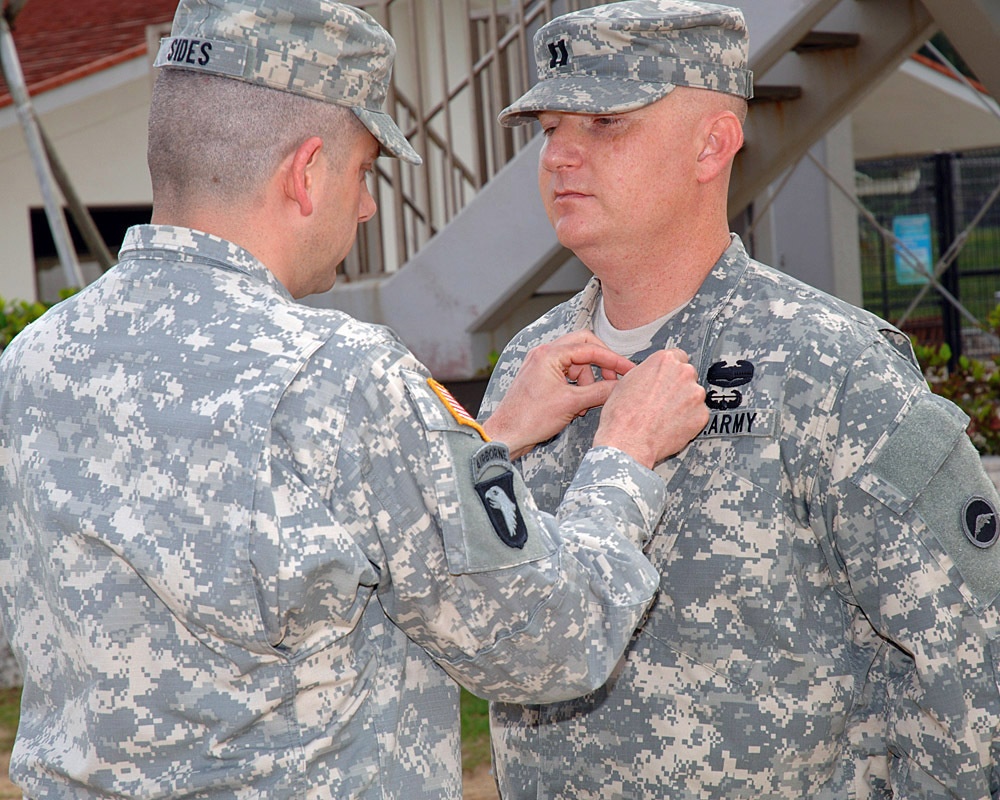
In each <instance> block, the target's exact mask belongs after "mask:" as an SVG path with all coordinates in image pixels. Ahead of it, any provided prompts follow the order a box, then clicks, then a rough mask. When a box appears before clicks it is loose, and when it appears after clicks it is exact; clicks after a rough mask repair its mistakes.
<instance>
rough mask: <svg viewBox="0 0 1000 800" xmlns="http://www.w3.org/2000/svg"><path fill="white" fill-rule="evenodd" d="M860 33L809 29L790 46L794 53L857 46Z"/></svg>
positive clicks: (859, 40) (859, 41) (818, 51)
mask: <svg viewBox="0 0 1000 800" xmlns="http://www.w3.org/2000/svg"><path fill="white" fill-rule="evenodd" d="M860 43H861V34H859V33H854V32H844V33H837V32H834V31H810V32H809V33H807V34H806V35H805V36H803V37H802V39H801V40H800V41H799V43H798V44H797V45H795V47H793V48H792V50H794V51H795V52H796V53H800V54H801V53H820V52H824V51H827V50H845V49H850V48H853V47H857V46H858V45H859V44H860Z"/></svg>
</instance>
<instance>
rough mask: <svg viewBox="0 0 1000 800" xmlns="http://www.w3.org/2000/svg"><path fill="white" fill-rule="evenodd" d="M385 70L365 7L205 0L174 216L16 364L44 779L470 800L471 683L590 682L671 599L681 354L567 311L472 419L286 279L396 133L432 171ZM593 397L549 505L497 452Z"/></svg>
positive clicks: (47, 788)
mask: <svg viewBox="0 0 1000 800" xmlns="http://www.w3.org/2000/svg"><path fill="white" fill-rule="evenodd" d="M392 60H393V42H392V40H391V39H390V38H389V36H388V34H387V33H386V32H385V31H384V30H382V29H381V28H380V27H379V26H378V25H377V24H376V23H375V22H374V20H372V19H371V18H370V17H368V16H367V15H365V14H363V13H362V12H360V11H358V10H356V9H353V8H351V7H349V6H344V5H340V4H338V3H333V2H328V0H296V1H295V2H277V1H275V2H267V1H266V0H265V1H264V2H233V1H231V0H183V2H181V4H180V6H179V8H178V10H177V16H176V19H175V23H174V28H173V31H172V35H171V36H170V38H168V39H166V40H165V41H164V42H163V43H162V47H161V49H160V52H159V55H158V57H157V64H159V65H160V66H161V67H162V68H163V69H162V70H161V74H160V76H159V78H158V81H157V85H156V88H155V90H154V97H153V103H152V108H151V113H150V124H149V133H150V137H149V140H150V145H149V151H150V152H149V164H150V173H151V178H152V182H153V194H154V211H153V223H154V224H152V225H145V226H139V227H137V228H133V229H131V230H130V231H129V232H128V234H127V236H126V239H125V242H124V245H123V246H122V250H121V260H120V263H119V264H118V265H117V266H116V267H115V268H114V269H112V270H110V271H109V272H108V273H107V274H106V275H104V276H103V277H102V278H101V279H100V280H99V281H97V282H96V283H94V284H92V285H91V286H89V287H87V288H86V289H84V290H83V291H81V292H80V293H78V294H76V295H75V296H73V297H72V298H70V299H68V300H66V301H64V302H63V303H61V304H59V305H58V306H57V307H56V308H54V309H52V310H51V311H50V312H49V313H48V314H46V315H45V317H44V318H43V319H42V320H41V321H39V322H38V323H36V324H35V325H33V326H31V327H30V328H29V329H28V330H26V331H25V332H24V333H22V334H21V335H19V336H18V337H17V339H16V340H15V341H14V342H13V344H12V345H11V346H10V347H9V348H8V349H7V350H6V351H5V352H4V354H3V358H2V359H0V508H2V512H0V613H2V617H3V628H4V630H5V631H6V632H7V633H8V634H9V636H10V639H11V644H12V646H13V649H14V651H15V653H16V654H17V656H18V660H19V663H20V666H21V668H22V671H23V675H24V691H23V699H22V711H21V717H20V726H19V728H18V732H17V741H16V743H15V746H14V752H13V756H12V760H11V777H12V779H13V780H14V782H15V783H17V784H18V785H19V786H20V787H21V789H22V790H23V792H24V794H25V796H26V797H32V798H42V797H49V798H55V797H58V798H69V797H73V798H98V797H102V798H105V797H149V798H151V797H171V798H181V797H189V798H194V797H198V798H213V799H221V798H250V797H256V798H269V800H274V799H275V798H288V799H289V800H292V799H293V798H294V800H301V798H331V799H333V798H335V799H336V800H343V799H344V798H379V799H380V800H384V799H385V798H401V797H404V796H405V797H406V798H407V800H417V798H435V799H436V798H458V797H460V796H461V762H460V754H459V728H458V686H457V685H456V684H455V683H454V682H453V681H452V677H454V678H456V679H458V680H461V681H463V682H464V683H465V684H466V685H468V686H469V687H470V688H471V689H472V690H474V691H476V692H478V693H479V694H481V695H483V696H485V697H491V698H493V699H497V700H507V701H513V702H539V701H554V700H561V699H567V698H569V697H572V696H574V695H577V694H581V693H584V692H586V691H589V690H591V689H593V688H594V687H596V686H598V685H600V684H601V683H603V681H604V680H605V679H606V677H607V675H608V674H609V672H610V670H611V668H612V667H613V665H614V663H615V662H616V661H617V659H618V657H619V656H620V654H621V652H622V650H623V649H624V647H625V645H626V644H627V640H628V636H629V633H630V631H631V630H632V628H633V626H634V625H635V624H636V623H637V621H638V619H639V618H640V616H641V614H642V613H643V611H644V609H645V607H646V605H647V603H648V601H649V600H650V598H651V597H652V594H653V592H654V590H655V587H656V573H655V570H653V569H652V567H651V566H650V565H649V563H648V561H647V560H646V559H645V558H644V557H643V555H642V553H641V551H640V549H639V546H640V545H641V543H642V542H643V541H644V540H645V539H646V538H647V537H648V536H649V535H650V533H651V531H652V527H653V525H654V524H655V521H656V520H657V518H658V517H659V515H660V513H661V512H662V509H663V506H664V503H665V491H664V489H663V487H662V485H661V483H660V481H659V479H658V478H657V476H656V475H655V473H653V472H652V471H651V470H650V469H649V467H651V466H652V464H653V463H655V461H657V460H659V459H660V458H662V457H663V456H665V455H666V454H668V453H670V452H674V451H676V450H678V449H679V448H680V447H681V446H683V444H685V443H686V442H687V441H688V440H689V439H690V438H691V436H693V435H694V434H695V433H696V432H697V431H698V430H699V429H700V428H701V427H702V426H703V425H704V421H705V419H707V410H706V409H705V406H704V396H705V394H704V391H703V390H702V389H701V388H700V387H699V386H698V384H697V381H696V374H695V370H694V368H693V367H692V366H691V365H690V364H688V363H686V359H685V357H684V355H683V354H682V353H678V352H672V353H666V354H664V355H663V357H662V358H660V359H658V360H657V362H656V363H652V364H651V365H643V366H641V367H635V368H634V369H633V368H632V365H631V364H630V363H629V362H627V361H626V360H625V359H622V358H621V357H620V356H617V355H615V354H613V353H611V352H610V351H608V350H606V349H604V348H602V347H599V346H598V345H597V343H596V341H595V339H594V337H593V335H592V334H573V335H572V336H570V337H566V338H564V339H561V340H560V341H559V342H558V343H556V344H555V345H554V346H552V347H547V348H543V349H541V350H539V351H536V354H535V357H534V358H533V359H532V360H531V362H530V363H529V364H527V365H526V369H525V372H526V373H527V376H526V379H525V380H522V381H519V382H518V383H517V384H516V385H515V389H514V390H513V392H512V393H511V396H510V398H509V399H508V401H506V402H505V403H504V404H502V405H501V406H500V407H499V409H498V410H497V412H496V413H495V414H494V415H493V416H492V417H491V418H490V420H488V421H487V422H485V423H484V424H483V426H482V427H480V426H479V425H478V424H477V423H476V422H475V421H474V420H472V419H471V418H470V417H469V416H468V415H467V414H465V412H464V411H463V410H462V409H461V407H460V406H459V405H458V404H457V403H455V402H454V400H453V399H452V398H451V397H450V396H449V395H448V394H447V392H446V391H445V390H444V389H443V387H441V386H440V385H438V384H436V383H435V382H434V381H433V380H431V379H430V376H429V375H428V374H427V371H426V369H425V368H424V367H423V366H422V365H421V364H420V363H419V362H418V361H417V360H416V359H415V358H414V357H413V356H412V355H411V354H410V353H409V352H408V351H407V350H406V349H405V348H404V347H403V345H402V344H401V343H400V342H399V341H398V340H397V339H396V338H395V337H394V336H393V335H392V334H391V333H390V332H389V331H387V330H385V329H383V328H380V327H376V326H371V325H366V324H362V323H360V322H358V321H356V320H353V319H351V318H350V317H348V316H346V315H345V314H342V313H339V312H336V311H329V310H317V309H312V308H308V307H305V306H302V305H300V304H298V303H296V302H295V301H294V300H295V298H298V297H301V296H303V295H306V294H308V293H310V292H315V291H319V290H322V289H325V288H329V286H330V285H332V283H333V281H334V277H335V269H336V266H337V264H338V263H339V261H340V260H341V259H342V258H343V256H344V254H345V253H346V252H347V249H348V248H349V247H350V246H351V242H352V241H353V240H354V237H355V234H356V230H357V225H358V223H359V221H363V220H365V219H367V218H368V217H370V216H371V215H372V214H374V213H375V204H374V202H373V200H372V198H371V195H370V194H369V192H368V188H367V185H366V177H367V174H368V172H369V171H370V170H371V169H372V165H373V163H374V161H375V159H376V157H377V156H378V154H379V150H380V149H381V150H384V151H385V152H386V153H388V154H390V155H394V156H398V157H400V158H403V159H406V160H408V161H411V162H417V161H419V157H418V156H417V154H416V153H415V152H414V151H413V150H412V148H411V147H410V145H409V144H408V143H407V142H406V140H405V138H404V137H403V135H402V134H401V133H400V131H399V130H398V129H397V127H396V125H395V124H394V123H393V121H392V119H391V118H390V117H389V116H388V115H387V114H386V113H385V112H384V111H383V110H382V103H383V100H384V98H385V94H386V87H387V85H388V80H389V71H390V68H391V65H392ZM593 366H596V367H599V368H601V369H602V370H603V371H604V377H605V378H606V380H603V381H595V380H594V379H593V373H592V371H591V370H592V367H593ZM625 373H628V374H627V375H625ZM617 374H621V375H624V376H625V377H624V378H623V379H622V380H621V381H618V380H616V375H617ZM657 395H660V399H659V400H657V401H655V402H653V398H655V397H656V396H657ZM605 401H606V405H605V415H604V416H605V420H606V423H602V426H601V429H600V431H599V432H598V436H597V438H596V439H595V447H594V448H592V449H591V450H590V452H589V453H588V455H587V456H586V458H585V463H584V464H583V465H582V466H581V468H580V470H579V472H578V475H577V477H576V481H575V484H574V486H573V487H572V488H571V489H570V490H569V492H567V494H566V502H565V503H563V504H562V506H561V507H560V510H559V516H558V518H557V517H554V516H552V515H550V514H548V513H542V512H540V511H538V509H537V508H536V506H535V504H534V502H533V500H532V499H531V497H530V495H528V494H527V493H526V492H525V490H524V486H523V483H522V482H521V480H520V478H519V477H518V476H517V475H516V474H515V473H514V471H513V470H512V467H511V464H510V460H509V456H508V448H509V450H510V451H511V452H514V453H515V454H516V453H519V452H523V451H526V450H528V449H530V447H531V446H532V444H533V443H534V442H536V441H541V440H544V439H547V438H549V437H551V436H553V435H555V434H556V433H557V432H558V431H559V430H560V429H561V428H562V427H563V425H565V423H566V422H567V421H568V420H569V419H572V418H573V417H575V416H576V415H577V414H578V413H580V412H582V411H585V410H586V409H587V408H589V407H591V406H594V405H599V404H602V403H605ZM491 439H492V440H491Z"/></svg>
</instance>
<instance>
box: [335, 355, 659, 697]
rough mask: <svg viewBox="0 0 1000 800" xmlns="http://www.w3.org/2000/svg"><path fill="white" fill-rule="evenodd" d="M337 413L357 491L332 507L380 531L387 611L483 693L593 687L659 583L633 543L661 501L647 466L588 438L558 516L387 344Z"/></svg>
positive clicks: (559, 692)
mask: <svg viewBox="0 0 1000 800" xmlns="http://www.w3.org/2000/svg"><path fill="white" fill-rule="evenodd" d="M348 419H349V424H348V425H347V427H346V431H345V435H346V436H347V437H348V438H347V440H346V441H345V443H344V451H343V453H342V455H341V457H340V458H339V459H338V472H339V473H340V474H341V476H342V478H341V480H342V481H343V483H344V485H345V487H346V486H355V487H357V488H356V490H355V492H354V495H353V496H352V497H350V498H349V499H350V505H351V506H352V508H353V509H354V511H353V512H352V511H351V509H348V508H346V507H345V508H344V509H343V511H344V513H354V514H355V517H356V520H357V524H358V525H367V526H369V527H373V528H374V530H375V532H376V534H377V538H378V542H379V547H380V551H381V552H380V554H379V555H378V557H377V558H378V561H379V563H378V567H379V569H380V571H381V580H380V583H379V590H378V591H379V599H380V600H381V603H382V605H383V607H384V609H385V611H386V613H387V614H388V616H389V617H390V618H391V619H392V620H393V621H394V622H395V623H396V624H397V625H399V627H400V628H402V629H403V630H404V631H405V632H406V633H407V635H408V636H409V637H410V638H411V639H413V640H414V641H416V642H417V643H418V644H420V645H421V646H422V647H423V648H424V649H425V650H426V651H427V652H428V653H430V654H431V656H432V657H433V658H434V659H435V660H436V661H437V662H438V663H439V664H440V665H441V666H442V667H443V668H444V669H445V670H446V671H447V672H448V673H449V674H451V675H452V676H453V677H454V678H455V679H456V680H458V681H459V682H461V683H462V684H464V685H465V686H467V687H468V688H469V689H471V690H472V691H473V692H475V693H477V694H479V695H481V696H483V697H487V698H490V699H495V700H504V701H508V702H518V703H534V702H552V701H557V700H562V699H568V698H571V697H575V696H578V695H581V694H584V693H586V692H588V691H591V690H593V689H594V688H596V687H598V686H600V685H601V684H603V683H604V681H605V680H606V679H607V677H608V676H609V674H610V672H611V670H612V668H613V667H614V665H615V663H616V662H617V661H618V659H619V658H620V656H621V654H622V653H623V652H624V649H625V647H626V645H627V643H628V641H629V638H630V636H631V633H632V630H633V629H634V627H635V625H636V624H637V623H638V622H639V620H640V618H641V615H642V614H643V613H644V611H645V609H646V607H647V605H648V603H649V601H650V600H651V599H652V597H653V594H654V592H655V590H656V587H657V584H658V575H657V573H656V571H655V570H654V569H653V567H652V566H651V565H650V564H649V562H648V561H647V560H646V558H645V557H644V556H643V555H642V553H641V551H640V550H639V549H638V544H639V542H640V541H642V540H643V539H644V538H646V537H648V536H649V535H650V532H651V531H652V529H653V526H654V525H655V523H656V522H657V520H658V519H659V517H660V515H661V514H662V511H663V505H664V502H665V490H664V488H663V486H662V482H661V481H660V480H659V479H658V478H657V476H656V475H655V474H654V473H653V472H651V471H648V470H646V469H645V468H643V467H642V466H640V465H639V464H637V463H635V462H634V461H632V460H631V459H629V458H628V457H626V456H625V455H624V454H622V453H619V452H618V451H616V450H614V449H611V448H601V449H597V450H594V451H593V452H591V453H590V454H589V455H588V458H587V460H586V462H585V464H584V465H583V466H582V467H581V469H580V471H579V472H578V474H577V476H576V480H575V481H574V484H573V487H572V488H571V490H570V492H569V494H568V497H567V501H566V503H565V504H564V506H563V508H562V509H561V511H560V514H559V515H558V518H555V517H552V516H550V515H547V514H543V513H541V512H540V511H539V510H538V509H537V507H536V505H535V503H534V501H533V500H532V498H531V496H530V495H529V494H528V492H527V491H526V489H525V488H524V485H523V483H522V481H521V479H520V476H519V475H517V473H516V472H515V471H514V470H513V469H512V467H511V465H510V462H509V460H508V459H507V453H506V448H505V447H503V446H502V445H498V444H497V443H486V442H485V441H484V440H483V438H482V437H481V435H480V434H479V433H478V432H477V431H476V430H475V429H474V428H473V427H471V426H469V425H467V424H460V423H459V422H458V421H457V419H456V417H455V416H453V415H452V414H451V413H449V411H448V409H447V407H446V405H445V404H444V403H443V402H442V401H441V399H440V398H439V397H438V396H437V395H436V394H435V392H434V391H433V390H432V388H431V387H430V385H429V384H428V376H427V374H426V371H425V370H424V369H423V367H422V366H421V365H420V364H419V363H418V362H417V361H416V360H415V359H413V357H412V356H410V355H409V354H408V353H405V352H401V351H400V350H399V349H397V348H391V347H386V348H379V349H378V352H377V353H375V356H374V358H373V360H372V363H371V365H370V372H369V373H368V379H367V380H364V381H360V382H359V385H358V387H357V389H356V390H355V391H354V392H353V394H352V397H351V403H350V409H349V412H348ZM497 487H500V488H499V489H498V488H497ZM501 490H502V491H501ZM361 509H369V511H362V510H361ZM362 517H364V518H362Z"/></svg>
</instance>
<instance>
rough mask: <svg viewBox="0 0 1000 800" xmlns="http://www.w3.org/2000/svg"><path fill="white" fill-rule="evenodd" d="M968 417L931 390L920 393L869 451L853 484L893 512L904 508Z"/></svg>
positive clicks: (932, 472) (932, 473) (961, 431)
mask: <svg viewBox="0 0 1000 800" xmlns="http://www.w3.org/2000/svg"><path fill="white" fill-rule="evenodd" d="M966 425H968V418H967V417H966V416H965V414H963V413H962V411H961V410H960V409H959V408H958V407H956V406H955V405H953V404H952V403H949V402H948V401H946V400H944V399H943V398H940V397H938V396H937V395H922V396H921V397H919V398H918V399H917V400H916V402H914V403H913V404H912V405H911V406H910V407H909V409H908V410H907V411H905V412H904V413H903V414H902V415H901V416H900V418H899V422H898V424H897V426H896V428H895V430H892V431H890V432H889V433H888V434H887V435H886V436H885V437H883V439H882V440H881V441H880V442H879V443H878V445H877V446H876V447H875V449H874V450H873V451H872V452H871V453H870V454H869V456H868V459H867V463H866V465H865V468H863V469H861V470H859V471H858V473H857V475H856V477H855V478H854V482H855V484H856V485H857V486H858V487H859V488H860V489H864V490H865V491H866V492H868V493H869V494H871V495H872V496H873V497H876V498H877V499H878V500H880V501H881V502H882V503H884V504H885V505H887V506H888V507H889V508H891V509H892V510H893V511H895V512H896V513H897V514H903V513H905V512H906V511H907V510H908V509H909V508H910V506H912V505H913V503H914V501H915V500H916V498H917V497H918V496H919V495H920V493H921V492H922V491H923V490H924V488H925V487H926V486H927V484H928V483H929V482H930V481H931V479H932V478H933V477H934V476H935V474H936V473H937V471H938V470H939V469H940V468H941V465H942V464H944V461H945V459H946V458H947V457H948V454H949V453H951V451H952V449H953V448H954V446H955V442H956V441H958V439H959V438H960V437H962V436H965V427H966Z"/></svg>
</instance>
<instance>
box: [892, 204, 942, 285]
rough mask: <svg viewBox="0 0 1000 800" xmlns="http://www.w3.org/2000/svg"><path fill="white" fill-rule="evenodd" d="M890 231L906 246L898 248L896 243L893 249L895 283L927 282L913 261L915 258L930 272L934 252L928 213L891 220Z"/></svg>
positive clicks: (925, 276)
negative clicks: (902, 249)
mask: <svg viewBox="0 0 1000 800" xmlns="http://www.w3.org/2000/svg"><path fill="white" fill-rule="evenodd" d="M892 232H893V234H894V235H895V237H896V238H897V239H898V240H899V242H900V243H901V244H902V245H903V246H904V247H905V248H906V250H905V251H901V250H900V246H899V244H897V245H896V246H895V247H894V248H893V250H894V251H895V256H896V283H900V284H915V283H927V275H925V274H924V272H922V271H921V270H920V269H918V268H917V266H916V265H915V264H914V263H913V261H914V259H916V260H917V261H918V262H919V264H920V267H922V268H923V270H925V271H926V272H930V271H931V268H932V266H933V258H934V254H933V251H932V249H931V217H930V214H906V215H903V216H899V217H895V218H894V219H893V220H892Z"/></svg>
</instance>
